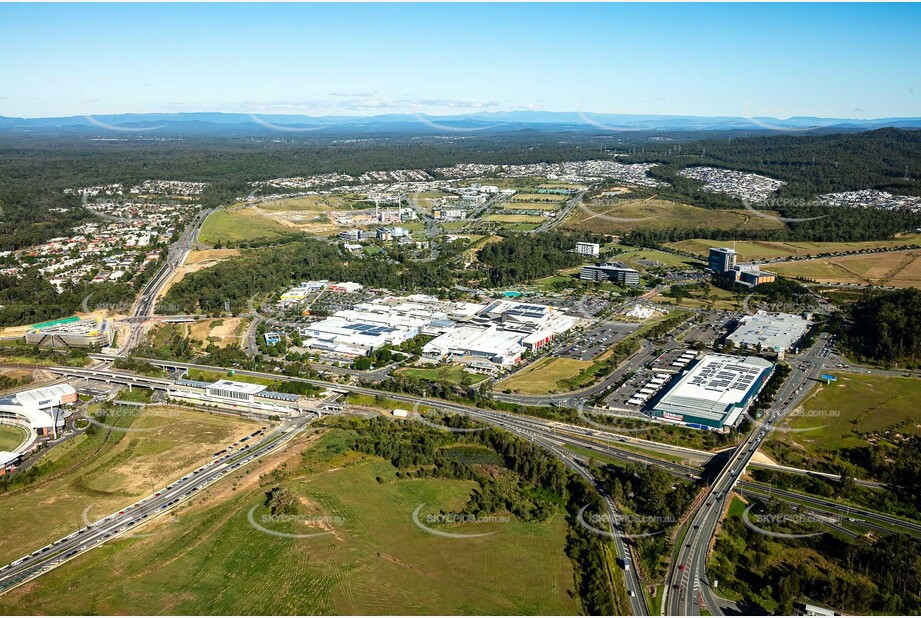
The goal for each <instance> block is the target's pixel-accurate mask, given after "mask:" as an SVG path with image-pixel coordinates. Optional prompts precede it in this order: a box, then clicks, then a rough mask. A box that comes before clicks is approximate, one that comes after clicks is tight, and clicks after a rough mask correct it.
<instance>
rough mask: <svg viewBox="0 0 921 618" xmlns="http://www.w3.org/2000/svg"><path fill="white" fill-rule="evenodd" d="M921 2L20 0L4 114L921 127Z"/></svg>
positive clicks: (6, 47)
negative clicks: (585, 118) (889, 121)
mask: <svg viewBox="0 0 921 618" xmlns="http://www.w3.org/2000/svg"><path fill="white" fill-rule="evenodd" d="M919 67H921V6H919V5H917V4H915V5H905V4H902V5H891V4H872V5H865V4H820V5H777V4H764V5H761V4H758V5H754V4H738V5H735V4H680V5H670V4H668V5H667V4H646V5H633V4H581V5H573V4H565V5H563V4H501V5H495V4H463V5H460V4H328V5H327V4H324V5H317V4H308V5H304V4H230V5H224V4H158V5H143V4H142V5H136V4H131V5H129V4H124V5H118V4H87V5H73V4H54V5H35V4H3V5H0V115H5V116H25V117H36V116H62V115H83V114H101V113H121V112H177V111H240V112H248V113H304V114H311V115H327V114H344V115H353V114H355V115H370V114H381V113H392V112H424V113H467V112H471V111H476V110H483V111H492V110H518V109H538V110H550V111H584V112H611V113H649V114H692V115H706V116H717V115H733V116H777V117H788V116H795V115H804V116H835V117H857V118H878V117H891V116H921V69H919Z"/></svg>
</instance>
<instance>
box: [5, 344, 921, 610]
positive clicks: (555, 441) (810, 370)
mask: <svg viewBox="0 0 921 618" xmlns="http://www.w3.org/2000/svg"><path fill="white" fill-rule="evenodd" d="M825 345H826V340H825V337H824V336H820V338H819V339H818V340H817V342H816V343H815V345H814V346H813V347H812V348H810V349H809V351H807V352H806V353H804V354H802V355H800V356H798V357H796V358H795V359H794V360H795V363H794V364H793V369H792V371H791V374H790V375H789V376H788V378H787V380H786V381H785V382H784V384H783V385H782V386H781V388H780V389H779V392H778V394H777V396H776V398H775V402H776V403H775V406H774V407H773V408H772V409H771V410H770V411H769V412H768V413H767V414H766V415H765V418H764V419H763V420H762V421H761V422H760V423H758V424H757V425H756V427H755V429H754V430H753V431H752V433H751V434H749V435H748V436H747V438H746V439H745V440H744V441H743V443H742V444H741V445H740V446H739V447H738V448H736V449H735V450H734V451H732V452H731V453H730V454H729V455H728V457H727V460H726V463H725V465H724V467H723V468H722V470H721V471H720V472H719V473H718V474H717V476H716V478H715V479H714V480H713V482H712V485H711V487H710V489H709V490H708V491H707V492H706V493H705V494H704V496H703V498H702V499H701V500H700V502H699V503H698V506H697V508H696V509H695V510H693V511H692V514H691V515H690V518H689V525H688V530H687V534H686V537H685V538H684V540H683V542H682V544H681V546H680V547H679V548H678V553H677V559H676V560H675V561H674V564H673V568H672V570H671V571H670V572H669V575H668V578H667V583H668V588H667V593H666V594H667V597H666V609H667V613H668V614H670V615H694V614H698V613H700V610H701V606H700V601H701V600H703V602H704V604H705V605H706V606H707V608H708V609H709V611H710V612H711V613H714V614H719V613H721V612H720V609H719V606H718V603H717V599H716V597H715V595H714V594H713V591H712V590H711V589H710V586H709V584H708V581H707V578H706V557H707V551H708V549H709V546H710V543H711V540H712V538H713V535H714V533H715V529H716V525H717V523H718V521H719V520H720V518H721V517H722V514H723V512H724V509H725V507H724V505H725V502H726V500H727V496H728V495H729V492H730V491H731V490H732V489H733V487H735V486H736V485H737V484H739V483H740V480H739V479H740V476H741V475H742V474H743V473H744V470H745V466H746V465H747V464H748V463H749V461H750V459H751V457H752V455H753V454H754V453H755V452H756V451H757V450H758V447H759V446H760V445H761V443H762V441H763V440H764V439H765V437H766V436H767V435H768V433H769V432H770V431H771V430H773V429H774V428H775V426H776V425H777V424H778V423H779V422H780V421H781V420H782V419H783V417H784V415H785V414H786V413H787V412H789V411H790V410H792V409H793V408H795V407H796V406H797V405H798V404H799V403H800V402H801V400H802V399H803V398H804V397H805V396H806V394H807V392H806V391H808V388H806V385H807V384H808V383H809V381H810V380H816V379H817V378H818V376H819V375H820V373H821V372H822V368H823V362H822V357H821V355H820V351H821V349H822V348H823V347H824V346H825ZM182 365H184V366H186V367H187V368H201V369H205V370H222V368H219V367H212V366H208V365H196V364H191V363H183V364H182ZM800 367H803V368H804V369H800ZM49 369H50V370H51V371H53V372H55V373H58V374H60V375H65V376H71V377H79V378H84V379H91V380H101V381H106V382H114V383H120V384H132V385H136V386H146V387H149V388H154V389H160V390H162V389H166V388H168V387H169V386H170V384H171V383H170V382H169V381H168V380H163V379H159V378H149V377H145V376H139V375H136V374H131V373H127V372H121V371H113V370H111V369H107V368H100V367H91V368H72V367H54V368H49ZM238 373H240V374H245V375H253V376H258V377H266V376H271V377H278V376H275V375H274V374H271V373H264V372H250V371H242V370H240V371H238ZM286 379H297V380H299V381H303V382H307V383H311V384H314V385H316V386H320V387H323V388H328V389H333V390H338V391H341V390H343V389H346V390H348V391H351V392H355V393H360V394H369V395H384V396H385V397H387V398H388V399H393V400H396V401H400V402H405V403H407V404H410V405H421V406H427V407H431V408H435V409H441V410H444V411H447V412H454V413H459V414H465V415H468V416H470V417H471V418H473V419H475V420H479V421H482V422H485V423H488V424H491V425H494V426H498V427H501V428H503V429H506V430H508V431H510V432H513V433H515V434H517V435H519V436H521V437H523V438H526V439H528V440H531V441H534V442H536V443H538V444H541V445H542V446H544V447H546V448H548V449H549V450H551V451H552V452H554V453H555V454H556V455H558V456H559V457H561V459H563V461H564V462H565V463H566V465H568V466H570V467H571V468H572V469H573V470H575V471H576V472H577V473H579V474H580V475H582V476H583V477H585V478H586V479H587V480H589V481H590V482H592V483H593V484H594V483H595V482H594V480H593V479H592V478H591V475H590V473H589V471H588V469H587V466H586V465H585V462H584V460H585V459H586V457H585V456H584V455H580V454H577V453H573V452H570V451H568V450H567V447H581V448H582V449H589V450H594V451H597V452H599V453H602V454H607V455H610V456H613V457H617V458H619V459H622V460H627V461H634V462H637V463H643V464H646V465H658V466H662V467H663V468H664V469H666V470H669V471H670V472H672V473H674V474H676V475H680V476H685V477H692V478H700V475H701V472H700V469H699V468H698V467H697V466H699V465H702V464H704V463H707V462H708V461H709V459H710V458H712V454H709V453H704V452H702V451H696V450H694V449H687V448H683V447H676V446H669V445H663V444H660V443H655V442H649V441H645V440H639V439H638V438H635V437H633V436H630V435H624V434H618V433H616V432H613V431H603V430H596V429H592V428H586V427H581V426H577V425H570V424H566V423H560V422H556V421H546V420H543V419H537V418H532V417H524V416H520V415H516V414H510V413H505V412H499V411H495V410H489V409H482V408H476V407H474V406H469V405H464V404H459V403H454V402H447V401H444V400H440V399H434V398H430V397H420V396H415V395H407V394H403V393H395V392H389V391H382V390H379V389H376V388H371V387H365V386H351V385H350V386H343V385H341V384H337V383H334V382H328V381H325V380H317V379H309V378H286ZM306 422H307V421H306V420H304V419H303V417H292V418H291V419H288V420H287V421H286V423H288V424H289V425H290V428H291V429H292V431H293V430H295V429H296V427H298V426H303V424H305V423H306ZM281 444H283V442H279V443H276V444H274V445H272V446H271V448H280V447H281V446H280V445H281ZM260 448H265V449H268V448H269V445H266V446H264V447H263V446H262V445H261V443H260ZM639 449H642V450H639ZM650 450H652V451H656V452H655V453H649V452H648V451H650ZM252 454H255V455H257V456H258V455H259V454H264V453H260V452H257V451H252ZM657 454H662V455H672V456H675V455H678V456H680V457H682V459H684V460H686V461H687V463H678V462H675V461H668V460H667V459H662V458H659V457H657V456H656V455H657ZM696 455H702V456H701V457H699V458H697V459H695V456H696ZM229 463H230V462H227V463H221V464H218V465H217V466H215V468H214V469H213V470H207V471H206V472H202V474H205V476H202V477H200V478H196V479H194V480H195V481H198V480H202V481H204V480H211V481H212V482H213V481H214V480H216V479H217V478H220V475H219V473H220V472H222V471H223V472H224V473H226V471H227V470H228V464H229ZM188 480H192V479H186V481H188ZM596 486H597V485H596ZM202 487H203V482H196V483H194V484H193V483H189V482H184V484H182V485H178V486H171V487H170V488H169V494H164V495H161V496H154V497H152V498H149V499H148V500H149V503H147V504H146V505H145V509H148V507H153V512H156V510H157V509H165V510H168V507H169V505H170V503H171V501H172V500H175V499H176V497H177V494H176V491H175V490H176V489H178V488H181V490H182V491H181V492H179V494H178V496H179V497H180V498H181V496H182V495H183V494H185V493H186V492H189V491H192V492H193V493H194V491H200V489H201V488H202ZM741 490H743V491H746V492H748V493H750V494H752V495H758V492H761V494H763V493H765V492H767V491H772V492H773V495H774V496H775V497H777V498H779V499H783V500H786V501H789V502H791V503H793V504H800V505H805V506H807V507H808V508H813V509H816V510H817V511H820V512H830V513H834V514H838V515H841V514H842V513H847V514H853V516H854V517H855V518H856V517H861V520H859V521H863V522H864V523H866V524H867V525H866V527H868V528H871V529H879V530H887V531H890V532H892V531H905V530H907V531H909V533H910V534H918V535H921V526H918V525H916V524H911V523H908V522H905V521H904V520H901V519H897V518H891V517H889V518H888V520H887V516H884V515H881V514H878V513H873V512H872V511H867V510H866V509H857V508H852V507H846V506H843V505H840V504H837V503H834V502H831V501H827V500H822V499H819V498H811V497H808V496H803V495H802V494H798V493H795V492H789V491H785V490H776V489H774V490H769V489H766V488H765V487H764V486H760V485H758V484H754V483H749V482H742V487H741ZM154 498H156V499H154ZM163 498H169V500H166V501H165V502H164V500H163ZM809 500H812V501H813V502H809ZM605 503H606V505H607V507H606V508H607V509H608V515H609V516H610V518H611V522H612V524H613V525H614V528H613V531H614V532H613V534H612V536H613V538H614V539H615V544H616V547H617V552H618V557H619V559H620V560H621V564H622V565H625V564H631V563H632V562H633V560H632V558H631V556H630V553H629V547H628V544H627V543H626V541H625V531H624V529H623V527H622V526H623V524H622V523H621V524H618V523H617V522H618V521H619V520H618V518H617V516H616V512H615V510H614V505H613V504H611V502H610V500H607V499H606V502H605ZM164 504H165V505H166V506H165V507H164ZM145 512H147V513H149V512H151V511H150V510H149V509H148V510H145V511H137V513H138V514H140V515H142V516H143V514H144V513H145ZM132 520H136V517H133V518H132ZM116 523H118V525H115V524H116ZM138 523H139V522H137V521H135V522H134V525H137V524H138ZM101 525H103V526H104V527H102V528H100V530H99V531H98V532H99V534H97V531H96V530H93V536H92V537H86V538H92V539H95V540H96V541H98V542H102V541H104V540H105V538H108V537H106V535H109V536H111V535H113V534H118V533H120V531H121V532H124V525H125V524H124V522H122V521H117V522H116V521H113V520H110V521H103V522H102V523H101ZM618 525H620V526H621V528H619V529H618V528H617V527H616V526H618ZM113 526H114V527H113ZM84 534H86V533H84ZM100 537H101V539H100ZM65 540H66V539H65ZM80 540H81V541H82V539H80ZM62 541H63V540H62ZM98 542H97V544H98ZM83 545H86V543H82V542H81V543H78V544H76V545H75V544H74V539H70V540H69V541H68V544H67V545H64V546H63V547H60V548H58V547H57V546H55V545H52V546H50V547H52V548H53V549H48V550H45V551H42V550H39V554H38V555H37V556H35V557H29V558H28V559H25V560H23V561H22V562H21V563H19V564H17V565H15V567H14V569H13V570H9V571H8V572H3V573H0V587H2V586H3V582H5V581H8V580H15V581H23V578H25V577H32V576H37V575H39V574H41V572H44V570H47V569H49V568H53V567H54V566H56V565H57V564H60V563H62V562H63V561H65V560H66V559H68V557H67V554H68V553H69V552H72V551H73V549H74V548H76V549H77V550H79V551H86V550H88V549H89V548H90V547H92V546H93V545H87V547H86V548H83V549H81V547H82V546H83ZM46 552H47V557H44V556H43V555H42V554H43V553H46ZM38 559H41V560H40V561H39V560H38ZM26 571H28V573H26ZM29 573H31V575H29ZM623 576H624V581H625V585H626V587H627V590H628V591H630V592H631V593H632V595H631V596H630V604H631V610H632V611H633V612H634V613H636V614H648V612H649V610H648V608H646V604H645V597H644V595H643V588H642V582H641V581H640V580H639V577H638V574H637V572H636V569H635V568H634V569H629V570H626V569H625V570H624V572H623Z"/></svg>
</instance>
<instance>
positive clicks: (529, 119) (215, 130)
mask: <svg viewBox="0 0 921 618" xmlns="http://www.w3.org/2000/svg"><path fill="white" fill-rule="evenodd" d="M884 127H895V128H901V129H918V128H921V118H875V119H870V120H861V119H855V118H816V117H809V116H797V117H793V118H786V119H781V118H769V117H756V118H744V117H741V116H712V117H711V116H657V115H645V114H593V113H581V112H541V111H513V112H483V113H476V114H466V115H459V116H430V115H425V114H385V115H379V116H303V115H292V114H266V115H255V114H239V113H219V112H194V113H175V114H103V115H98V116H68V117H62V118H9V117H4V116H0V133H7V134H9V133H21V134H30V133H32V134H42V133H56V134H78V135H94V134H108V135H112V134H113V133H118V132H123V133H125V134H126V135H130V134H149V135H158V134H160V135H195V134H200V135H215V136H218V135H258V134H262V135H264V134H268V133H272V132H281V133H285V132H288V133H290V134H291V135H292V136H294V135H297V134H301V135H307V134H310V133H312V132H314V131H316V132H317V133H318V135H319V134H323V133H359V132H360V133H387V132H412V133H451V132H468V133H471V134H476V133H502V132H509V131H523V130H532V131H542V132H546V131H577V132H586V133H605V132H609V133H616V132H618V131H649V132H656V131H739V130H742V131H753V132H792V131H795V132H800V131H802V132H808V131H816V132H829V131H866V130H873V129H880V128H884Z"/></svg>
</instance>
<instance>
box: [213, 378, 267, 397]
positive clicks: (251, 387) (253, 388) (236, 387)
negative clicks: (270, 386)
mask: <svg viewBox="0 0 921 618" xmlns="http://www.w3.org/2000/svg"><path fill="white" fill-rule="evenodd" d="M208 388H219V389H222V390H225V391H233V392H236V393H244V394H247V395H255V394H256V393H261V392H262V391H264V390H265V386H263V385H262V384H252V383H250V382H234V381H233V380H218V381H217V382H215V383H214V384H210V385H209V386H208Z"/></svg>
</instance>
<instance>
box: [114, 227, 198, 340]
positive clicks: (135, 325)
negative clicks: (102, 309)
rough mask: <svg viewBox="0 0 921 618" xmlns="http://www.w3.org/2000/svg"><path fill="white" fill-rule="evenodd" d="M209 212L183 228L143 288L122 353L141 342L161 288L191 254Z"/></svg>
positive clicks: (132, 315)
mask: <svg viewBox="0 0 921 618" xmlns="http://www.w3.org/2000/svg"><path fill="white" fill-rule="evenodd" d="M209 214H211V210H208V209H205V210H202V211H200V212H199V213H198V214H197V215H196V217H195V219H194V220H193V221H192V222H191V223H189V224H188V225H187V226H186V227H185V230H183V232H182V234H181V235H180V236H179V238H178V239H177V240H176V242H174V243H173V244H172V245H170V247H169V253H168V255H167V258H166V262H165V263H164V264H163V266H161V267H160V269H159V270H158V271H157V272H156V274H155V275H154V276H153V278H151V280H150V281H148V282H147V284H146V285H145V286H144V287H143V289H141V292H140V294H138V299H137V301H136V302H135V304H134V308H133V310H132V312H131V318H130V322H131V333H130V334H129V335H128V338H127V339H126V340H125V341H124V343H123V344H122V345H121V353H122V354H124V353H126V352H127V351H129V350H131V349H132V348H133V347H134V346H135V345H137V344H138V343H139V342H140V338H141V336H142V335H143V334H144V322H146V321H147V319H148V318H150V317H151V316H152V315H153V313H154V307H155V306H156V303H157V297H158V296H159V295H160V290H162V289H163V286H164V285H166V283H167V282H168V281H169V280H170V279H172V277H173V275H174V274H175V272H176V270H177V269H178V268H179V267H181V266H182V264H183V263H184V262H185V260H186V258H187V257H188V256H189V253H190V252H191V251H192V247H193V245H194V244H195V239H196V238H197V237H198V231H199V230H200V229H201V226H202V223H204V222H205V219H206V218H207V217H208V215H209Z"/></svg>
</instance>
